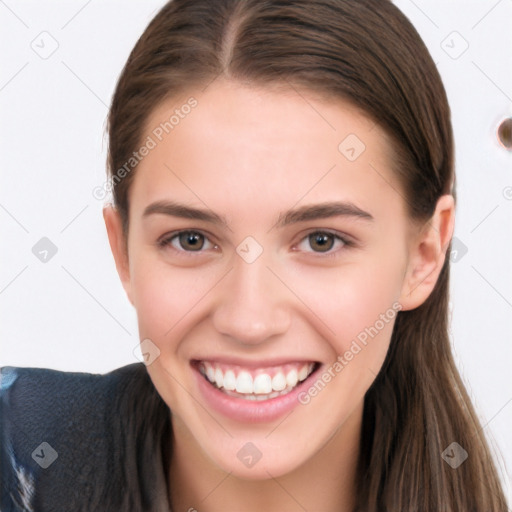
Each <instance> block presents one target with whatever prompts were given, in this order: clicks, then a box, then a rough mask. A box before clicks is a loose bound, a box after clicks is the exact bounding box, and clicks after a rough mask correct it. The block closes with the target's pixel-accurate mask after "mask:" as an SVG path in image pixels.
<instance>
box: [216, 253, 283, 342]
mask: <svg viewBox="0 0 512 512" xmlns="http://www.w3.org/2000/svg"><path fill="white" fill-rule="evenodd" d="M268 264H269V262H268V261H267V258H265V257H258V258H257V259H256V260H254V261H251V262H248V261H246V260H244V258H243V257H242V256H239V255H235V257H234V261H233V268H232V270H231V272H229V275H228V276H226V280H225V282H224V283H223V286H222V291H221V293H220V297H219V300H218V303H217V305H216V309H215V311H214V314H213V318H214V325H215V327H216V329H217V330H218V332H219V333H221V334H224V335H226V336H229V337H231V338H233V339H235V340H237V341H238V342H240V343H244V344H256V343H261V342H264V341H266V340H267V339H269V338H271V337H272V336H275V335H278V334H282V333H284V332H286V330H287V329H288V327H289V324H290V312H289V311H288V308H287V306H286V297H285V296H284V294H283V290H282V289H281V288H282V285H281V287H280V283H279V281H278V280H277V279H276V278H275V276H274V275H273V273H272V272H271V271H270V270H269V268H268Z"/></svg>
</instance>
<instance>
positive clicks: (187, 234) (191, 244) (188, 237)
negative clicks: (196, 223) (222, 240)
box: [158, 231, 217, 252]
mask: <svg viewBox="0 0 512 512" xmlns="http://www.w3.org/2000/svg"><path fill="white" fill-rule="evenodd" d="M158 245H159V246H160V247H165V246H168V245H170V246H172V247H173V248H174V249H176V250H177V251H180V252H200V251H201V250H202V249H205V250H206V249H215V248H216V247H217V246H216V245H215V244H213V243H212V242H211V241H210V240H208V238H207V237H206V236H205V235H203V234H202V233H200V232H199V231H180V232H178V233H174V234H171V235H169V236H166V237H164V238H163V239H162V240H160V241H159V242H158Z"/></svg>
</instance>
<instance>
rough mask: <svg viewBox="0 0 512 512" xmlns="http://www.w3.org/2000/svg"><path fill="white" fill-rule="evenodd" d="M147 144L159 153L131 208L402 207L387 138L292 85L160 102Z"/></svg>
mask: <svg viewBox="0 0 512 512" xmlns="http://www.w3.org/2000/svg"><path fill="white" fill-rule="evenodd" d="M191 97H192V98H193V101H191V100H190V98H191ZM190 105H194V106H192V107H191V106H190ZM143 140H145V141H147V140H151V141H152V144H151V145H152V149H151V150H150V151H149V152H148V154H147V155H146V156H145V157H144V158H143V159H142V160H141V161H140V163H139V164H138V166H137V170H136V176H135V179H134V182H133V183H132V187H131V190H130V196H131V197H130V204H131V205H132V206H133V207H134V209H137V208H138V209H139V210H141V209H143V208H144V207H145V206H146V205H147V204H148V203H149V202H150V201H156V200H160V199H169V198H171V199H173V198H176V197H178V196H179V199H180V200H187V201H190V202H191V203H194V204H198V201H200V200H204V201H206V199H207V198H208V200H209V202H210V203H211V204H210V203H209V204H208V206H209V207H211V208H214V207H219V208H221V209H222V210H224V209H228V210H229V209H230V208H231V209H232V212H231V213H233V214H235V210H237V214H240V215H244V212H245V210H247V209H248V207H249V206H250V205H253V206H254V207H256V208H260V211H261V213H263V212H264V211H265V210H266V209H271V208H273V205H274V204H276V202H277V203H281V204H283V203H284V204H285V205H286V206H288V207H290V206H292V205H293V204H294V203H297V202H298V201H301V200H305V201H306V202H315V201H320V200H321V201H329V200H340V199H346V200H350V201H352V202H355V203H359V204H360V205H363V204H366V205H368V204H370V203H371V202H375V199H376V198H380V199H381V200H382V202H385V201H386V200H387V201H389V200H393V201H395V202H397V199H400V195H398V194H397V188H398V184H397V183H395V177H394V175H393V173H392V171H391V159H390V144H389V141H388V139H387V138H386V136H385V134H384V133H383V131H382V130H381V129H380V128H379V127H378V126H377V125H375V123H374V122H372V121H371V120H370V119H368V118H367V117H366V116H364V115H363V114H362V113H361V112H360V111H358V110H357V109H356V108H355V107H353V106H352V105H350V104H348V103H346V102H343V101H334V100H327V99H325V98H324V99H322V98H320V97H319V96H318V95H315V94H313V93H312V92H310V91H304V90H301V89H297V88H294V87H288V88H286V89H285V88H281V89H275V88H272V89H265V88H254V87H248V86H243V85H240V84H236V83H232V82H226V81H220V80H219V81H216V82H214V83H213V84H212V85H210V86H209V87H208V88H207V89H206V90H204V91H193V92H192V91H191V93H190V95H189V96H188V95H184V96H182V97H180V98H173V99H169V100H167V101H166V102H164V103H162V104H161V105H160V106H159V107H158V108H156V109H155V110H154V111H153V112H152V113H151V115H150V116H149V117H148V121H147V123H146V128H145V132H144V135H143ZM203 206H204V205H203ZM223 213H226V214H227V215H228V216H229V214H230V212H229V211H228V212H223Z"/></svg>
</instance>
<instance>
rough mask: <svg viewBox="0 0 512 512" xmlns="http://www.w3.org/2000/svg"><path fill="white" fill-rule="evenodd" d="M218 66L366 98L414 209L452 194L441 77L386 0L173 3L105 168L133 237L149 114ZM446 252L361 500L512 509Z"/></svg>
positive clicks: (120, 97) (130, 81)
mask: <svg viewBox="0 0 512 512" xmlns="http://www.w3.org/2000/svg"><path fill="white" fill-rule="evenodd" d="M219 76H226V77H229V78H230V79H232V80H235V81H239V82H241V83H242V82H243V83H250V84H254V85H258V86H269V87H270V86H272V85H279V84H283V85H290V86H291V85H293V86H300V87H304V88H306V89H308V90H311V91H314V92H316V93H320V94H323V95H325V96H326V97H330V98H334V99H342V100H345V101H348V102H350V103H351V104H353V105H355V106H356V107H358V108H360V109H361V110H362V111H363V112H364V113H365V115H367V116H368V117H369V118H371V119H372V120H374V121H375V122H376V123H377V124H378V125H379V126H380V127H381V128H382V129H383V130H384V132H385V133H386V134H387V135H388V137H389V138H390V141H391V145H392V150H393V156H394V172H396V174H397V176H398V177H399V179H400V183H401V185H402V190H403V196H404V199H405V201H406V202H407V205H408V209H409V215H410V217H411V219H414V220H415V221H418V222H419V223H422V222H427V221H428V220H429V218H430V217H431V216H432V214H433V212H434V209H435V206H436V202H437V200H438V198H439V197H440V196H441V195H443V194H448V193H452V194H453V195H454V194H455V192H454V149H453V137H452V128H451V121H450V109H449V106H448V102H447V98H446V93H445V90H444V87H443V84H442V82H441V79H440V77H439V74H438V72H437V69H436V66H435V64H434V62H433V61H432V58H431V57H430V55H429V52H428V50H427V48H426V47H425V45H424V43H423V42H422V40H421V38H420V36H419V35H418V33H417V32H416V30H415V29H414V27H413V26H412V25H411V23H410V22H409V21H408V20H407V18H406V17H405V16H404V15H403V14H402V13H401V11H400V10H399V9H398V8H396V7H395V6H394V5H393V4H392V3H391V2H390V1H388V0H357V1H356V0H174V1H171V2H169V3H167V4H166V5H165V6H164V7H163V8H162V9H161V10H160V12H159V13H158V14H157V15H156V17H155V18H154V19H153V20H152V21H151V23H150V24H149V26H148V27H147V29H146V30H145V32H144V33H143V35H142V36H141V37H140V39H139V41H138V42H137V44H136V45H135V47H134V49H133V51H132V52H131V54H130V57H129V59H128V61H127V63H126V65H125V67H124V69H123V71H122V74H121V76H120V79H119V82H118V84H117V88H116V90H115V93H114V97H113V100H112V105H111V109H110V113H109V118H108V132H109V154H108V172H109V178H110V180H111V184H112V190H113V199H114V204H115V206H116V207H117V209H118V210H119V212H120V215H121V218H122V221H123V227H124V230H125V236H127V234H128V228H129V226H128V218H129V217H128V211H129V204H128V190H129V187H130V183H131V182H132V180H133V176H134V173H135V170H136V166H134V168H133V170H131V169H129V170H128V172H126V165H125V164H126V162H128V161H130V158H131V156H132V154H133V151H134V150H136V148H138V147H140V146H141V144H142V136H143V133H144V129H145V127H146V122H147V119H148V116H149V115H150V113H151V112H152V111H153V110H154V109H155V108H156V106H157V105H159V104H160V103H161V102H162V101H164V100H165V99H167V98H169V97H176V96H177V95H179V94H182V93H185V92H186V91H187V90H192V88H193V87H198V86H202V87H206V86H207V85H208V84H209V83H211V82H212V81H213V80H215V79H216V78H217V77H219ZM340 142H341V141H340ZM123 166H125V172H123V173H122V179H119V173H118V170H119V169H120V168H122V167H123ZM130 171H131V172H130ZM449 250H450V248H449V249H448V251H449ZM449 263H450V262H449V258H446V260H445V263H444V266H443V269H442V271H441V274H440V276H439V279H438V281H437V283H436V286H435V288H434V290H433V292H432V293H431V295H430V296H429V298H428V299H427V300H426V302H425V303H424V304H422V305H421V306H420V307H418V308H416V309H414V310H412V311H403V312H400V313H399V314H398V317H397V320H396V324H395V328H394V331H393V335H392V339H391V345H390V348H389V351H388V354H387V357H386V360H385V362H384V365H383V367H382V369H381V371H380V373H379V375H378V376H377V378H376V379H375V381H374V383H373V385H372V386H371V388H370V389H369V390H368V392H367V394H366V396H365V403H364V417H363V431H362V433H363V435H362V441H361V447H360V460H359V467H358V488H357V510H358V511H364V512H383V511H401V512H405V511H411V512H412V511H415V512H417V511H436V512H438V511H446V512H461V511H464V512H469V511H475V512H490V511H505V510H506V509H507V507H506V503H505V497H504V493H503V490H502V488H501V485H500V481H499V477H498V474H497V471H496V468H495V466H494V463H493V460H492V457H491V455H490V450H489V447H488V445H487V442H486V439H485V436H484V434H483V432H482V428H481V426H480V423H479V420H478V418H477V416H476V414H475V411H474V409H473V406H472V404H471V401H470V399H469V396H468V394H467V392H466V390H465V388H464V384H463V383H462V380H461V378H460V376H459V373H458V371H457V368H456V366H455V363H454V360H453V357H452V353H451V348H450V342H449V337H448V291H449V290H448V285H449ZM452 442H456V443H458V445H460V446H461V447H462V448H463V449H464V450H465V451H466V452H467V453H468V454H469V456H468V458H467V460H465V461H464V462H463V463H462V464H460V465H459V466H458V467H457V468H452V467H451V466H450V465H449V464H448V463H447V462H446V461H445V460H443V457H442V453H443V452H444V451H445V449H446V448H447V447H449V446H450V445H451V443H452Z"/></svg>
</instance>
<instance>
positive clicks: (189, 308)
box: [104, 80, 454, 512]
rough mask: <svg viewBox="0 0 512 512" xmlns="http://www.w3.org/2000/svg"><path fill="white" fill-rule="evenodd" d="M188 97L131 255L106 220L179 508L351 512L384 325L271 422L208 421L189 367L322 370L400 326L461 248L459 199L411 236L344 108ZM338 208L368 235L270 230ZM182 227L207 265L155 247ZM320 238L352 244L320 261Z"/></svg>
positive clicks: (165, 147) (262, 92)
mask: <svg viewBox="0 0 512 512" xmlns="http://www.w3.org/2000/svg"><path fill="white" fill-rule="evenodd" d="M194 97H195V98H196V99H197V100H198V105H197V107H196V108H195V109H194V110H192V112H191V113H190V114H189V115H188V116H187V117H186V118H184V119H183V120H181V121H180V124H179V125H177V126H176V127H175V128H174V130H173V131H172V132H171V133H170V134H169V135H168V136H166V137H165V138H164V139H163V140H162V141H161V142H160V143H159V144H158V145H157V146H156V147H155V148H154V149H152V150H151V151H150V152H149V154H148V155H147V156H146V157H145V158H144V159H143V160H142V161H141V162H140V164H139V165H138V167H137V170H136V175H135V178H134V181H133V183H132V186H131V189H130V192H129V200H130V212H129V235H128V239H127V240H125V239H124V238H123V234H122V230H121V223H120V217H119V214H118V212H117V211H116V210H115V208H114V207H112V206H106V207H105V209H104V219H105V223H106V227H107V232H108V236H109V241H110V245H111V248H112V252H113V255H114V258H115V261H116V266H117V269H118V272H119V276H120V278H121V281H122V283H123V286H124V288H125V290H126V293H127V296H128V298H129V300H130V302H131V303H132V304H133V306H134V307H135V310H136V312H137V316H138V324H139V334H140V339H141V340H142V339H146V338H149V339H151V341H152V342H153V343H154V344H155V345H156V346H157V347H158V348H159V350H160V356H159V357H158V358H157V359H155V361H154V362H153V363H152V364H150V365H149V366H148V367H147V369H148V372H149V374H150V376H151V379H152V381H153V383H154V384H155V386H156V388H157V390H158V392H159V393H160V395H161V396H162V398H163V399H164V400H165V402H166V403H167V404H168V405H169V407H170V408H171V410H172V411H173V417H172V418H173V419H172V421H173V430H174V450H175V452H174V455H173V458H172V460H171V461H169V464H170V487H171V489H172V490H173V493H172V496H170V498H171V500H172V504H173V510H175V511H187V510H189V509H190V508H191V507H195V508H196V509H197V510H198V511H199V512H214V511H218V510H219V511H220V510H222V511H224V512H225V511H226V510H228V511H230V510H233V511H235V510H236V511H239V510H244V511H247V512H250V511H251V510H260V511H261V510H267V511H273V510H276V511H277V510H279V511H294V510H304V509H307V510H322V511H326V512H328V511H331V510H332V511H334V510H337V511H340V510H346V511H349V510H351V508H352V507H353V505H354V475H355V466H356V462H357V457H358V453H359V450H358V443H359V439H360V429H361V423H362V410H363V400H364V395H365V392H366V391H367V389H368V388H369V387H370V385H371V384H372V382H373V381H374V379H375V377H376V375H377V373H378V372H379V370H380V368H381V366H382V363H383V361H384V358H385V356H386V352H387V349H388V347H389V342H390V338H391V333H392V328H393V323H394V320H393V321H390V322H389V323H387V324H385V326H384V328H382V329H381V330H380V331H379V332H378V335H377V336H375V337H374V338H373V339H371V341H370V342H369V343H368V344H367V346H365V347H364V349H363V350H361V351H360V352H359V353H358V354H357V355H356V356H355V357H354V358H353V359H352V360H351V361H350V362H349V363H348V364H347V365H346V367H344V369H343V371H341V372H339V373H338V374H336V377H335V378H333V379H332V380H331V381H330V382H329V383H328V384H327V385H326V386H325V388H324V389H323V390H322V391H321V392H319V393H318V394H317V395H316V396H315V397H314V398H312V399H311V401H310V402H309V403H308V404H307V405H302V404H297V406H296V407H295V408H294V409H293V411H292V412H291V413H290V414H289V415H288V416H286V417H284V418H279V419H278V420H277V421H273V422H269V423H248V422H237V421H234V420H231V419H229V418H227V417H225V416H223V415H221V414H219V413H217V412H216V411H214V410H212V409H211V408H210V407H209V405H208V404H207V403H206V402H205V400H204V399H203V397H202V395H201V394H200V393H199V391H198V386H197V381H196V376H195V374H194V372H193V370H192V369H191V366H190V361H191V360H192V359H209V358H213V357H217V358H221V359H222V357H225V356H226V355H230V356H233V357H237V358H239V359H241V360H243V361H251V362H255V361H258V362H259V361H266V360H269V359H273V358H285V359H288V360H290V361H296V360H312V361H318V362H320V363H321V364H322V365H323V368H324V369H325V368H329V367H330V366H331V365H332V363H333V362H334V361H335V360H336V358H337V356H338V355H340V354H344V353H345V352H346V351H347V350H348V348H349V347H350V344H351V342H352V341H353V340H354V339H355V338H356V336H357V335H358V334H359V333H360V332H361V331H364V329H365V328H366V327H368V326H372V325H374V324H375V322H376V321H377V320H378V319H379V315H381V314H383V313H385V312H386V311H388V310H389V309H390V308H392V304H393V303H395V302H399V304H400V305H401V308H402V310H408V309H413V308H416V307H418V306H419V305H421V304H422V303H423V302H424V301H425V300H426V298H427V297H428V295H429V294H430V293H431V291H432V289H433V287H434V285H435V282H436V280H437V278H438V275H439V272H440V270H441V268H442V265H443V262H444V258H445V252H446V249H447V247H448V244H449V241H450V239H451V236H452V234H453V225H454V203H453V198H452V196H449V195H445V196H442V197H441V198H440V200H439V201H438V204H437V208H436V211H435V214H434V215H433V217H432V219H430V222H428V223H426V224H425V225H423V226H418V225H417V224H414V223H413V222H411V220H410V219H409V218H408V216H407V212H406V205H405V202H404V199H403V197H402V196H403V194H402V192H400V193H399V191H400V188H401V187H400V184H399V183H398V181H397V180H396V178H395V176H394V175H393V171H392V160H391V155H390V144H389V141H388V139H387V138H386V136H385V134H384V133H383V132H382V131H381V130H380V128H379V127H378V126H376V125H375V124H374V123H373V122H371V121H370V120H368V119H367V118H366V117H365V116H364V115H362V114H361V113H360V112H359V111H357V110H356V109H355V108H354V107H352V106H350V105H349V104H347V103H344V102H341V101H332V100H331V101H325V100H323V99H321V98H319V97H317V96H316V95H315V94H313V93H312V92H310V91H302V90H301V91H300V94H299V92H298V90H296V89H290V88H288V89H285V88H282V89H268V88H267V89H260V88H256V87H248V86H243V85H240V84H238V83H232V82H229V81H226V80H217V81H215V82H214V83H213V84H212V85H210V86H209V87H208V88H207V89H206V90H204V91H202V92H201V91H196V92H194ZM183 102H184V100H183V99H182V98H180V99H179V101H178V100H177V99H176V98H175V99H174V100H169V101H167V102H166V103H164V104H162V105H160V106H159V107H158V108H157V109H156V110H155V111H154V112H152V113H151V114H150V116H149V119H148V123H147V127H146V131H145V132H146V133H145V135H143V138H144V139H145V138H146V137H147V136H148V135H150V134H151V130H152V129H153V128H154V127H156V126H158V125H159V123H160V122H162V121H163V120H165V119H168V118H169V116H170V115H171V114H172V112H173V110H174V109H175V108H177V107H179V106H180V105H182V104H183ZM348 134H356V135H357V137H358V138H359V139H360V140H361V141H363V142H364V144H365V146H366V149H365V151H364V152H363V153H362V154H361V155H360V156H359V157H358V158H357V159H356V160H355V161H353V162H350V161H349V160H347V158H345V156H344V155H343V154H342V153H341V152H340V151H339V150H338V145H339V144H340V142H341V141H342V140H344V139H345V137H346V136H347V135H348ZM370 164H371V165H372V166H373V168H372V166H371V165H370ZM377 171H378V172H377ZM159 200H166V201H175V202H179V203H183V204H185V205H187V206H190V207H194V208H199V209H203V210H207V211H208V212H214V213H215V214H217V215H219V216H221V217H223V218H224V220H225V222H226V224H223V223H212V222H207V221H203V220H195V219H183V218H178V217H175V216H170V215H164V214H161V213H155V214H152V215H148V216H146V217H143V212H144V209H145V208H146V207H147V206H148V205H149V204H151V203H153V202H155V201H159ZM339 201H343V202H350V203H351V204H353V205H355V206H357V207H358V208H360V209H361V210H364V211H365V212H368V213H370V214H371V216H372V220H368V219H364V218H360V217H354V216H347V215H337V216H333V217H328V218H317V219H315V220H307V221H304V220H303V221H300V222H294V223H290V224H288V225H285V226H280V225H279V224H278V220H279V219H280V216H281V217H282V216H283V214H284V213H283V212H285V211H287V210H289V209H298V208H301V207H305V206H313V205H317V204H320V203H324V202H339ZM184 229H190V230H197V231H199V232H200V233H204V234H205V236H206V237H207V238H208V239H209V240H210V241H211V244H209V243H207V244H206V245H205V246H204V247H205V249H203V250H202V251H200V252H192V251H188V252H187V251H186V250H184V249H183V248H181V246H180V245H179V240H178V239H176V238H175V239H174V246H173V245H168V246H166V247H159V246H158V244H157V241H158V240H159V239H161V238H162V237H163V235H166V234H172V233H174V232H175V231H178V230H184ZM315 230H316V231H318V230H324V231H325V230H327V231H329V232H336V233H337V234H339V235H340V236H344V237H345V238H346V239H348V240H349V241H351V242H352V243H351V244H348V245H345V244H344V243H343V242H341V241H339V240H337V239H336V238H334V240H336V241H335V242H334V245H333V247H332V248H331V249H330V250H329V251H328V252H318V246H317V245H314V244H313V245H312V244H311V242H310V239H309V238H308V235H309V234H310V233H311V232H314V231H315ZM247 236H251V237H253V238H254V239H255V240H256V241H257V243H258V244H259V245H260V246H261V248H262V249H263V252H262V254H261V255H260V256H259V257H258V258H257V259H256V260H255V261H254V262H252V263H247V262H246V261H245V260H244V259H242V258H241V257H240V256H239V254H238V253H237V252H236V248H237V246H238V245H239V244H240V243H241V242H242V241H243V240H244V239H245V238H246V237H247ZM328 240H329V241H330V242H331V241H332V240H333V239H331V238H329V236H328ZM125 243H127V251H125ZM315 251H316V252H315ZM249 441H250V442H252V443H254V445H256V446H257V447H258V449H259V451H260V452H261V454H262V457H261V460H260V461H259V462H258V463H256V464H255V465H254V466H252V467H251V468H248V467H246V466H245V465H244V464H242V462H241V461H240V460H239V459H238V457H237V452H238V451H239V450H240V449H241V447H243V446H244V445H245V443H247V442H249Z"/></svg>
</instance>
